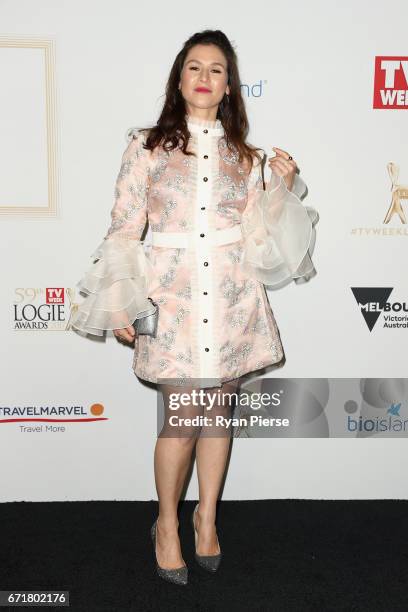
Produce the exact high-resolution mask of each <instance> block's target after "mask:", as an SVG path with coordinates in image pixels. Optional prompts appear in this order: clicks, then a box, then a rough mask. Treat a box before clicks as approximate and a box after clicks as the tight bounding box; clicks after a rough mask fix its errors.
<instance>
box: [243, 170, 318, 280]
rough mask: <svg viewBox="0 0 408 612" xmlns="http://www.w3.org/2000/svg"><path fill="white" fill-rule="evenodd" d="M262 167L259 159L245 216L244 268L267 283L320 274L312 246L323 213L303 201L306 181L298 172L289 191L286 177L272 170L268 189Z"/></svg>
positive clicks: (250, 183)
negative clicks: (311, 250) (320, 215)
mask: <svg viewBox="0 0 408 612" xmlns="http://www.w3.org/2000/svg"><path fill="white" fill-rule="evenodd" d="M261 168H262V165H261V162H259V161H258V160H255V161H254V166H253V168H252V170H251V172H250V175H249V178H248V200H247V206H246V208H245V211H244V213H243V216H242V229H243V234H244V251H243V258H242V266H243V269H244V270H245V271H246V272H247V273H248V274H250V275H251V276H252V277H254V278H256V279H257V280H259V281H261V282H262V283H264V284H265V285H267V286H274V285H279V284H281V283H283V282H284V281H286V280H288V279H293V280H294V281H295V282H296V283H301V282H306V281H308V280H310V278H312V277H313V276H315V274H316V270H315V268H314V265H313V262H312V259H311V257H310V253H309V248H310V247H311V245H312V239H313V238H314V232H315V230H314V225H315V224H316V223H317V221H318V220H319V215H318V213H317V211H316V210H315V209H314V208H312V207H310V206H304V205H303V204H302V202H301V200H300V198H301V196H302V195H303V193H304V192H305V191H306V184H305V183H304V182H303V180H302V179H301V178H300V177H299V175H298V174H296V175H295V180H294V184H293V186H292V190H291V191H289V190H288V188H287V185H286V182H285V180H284V179H283V177H280V176H278V175H277V174H275V173H274V172H271V179H270V181H269V183H268V184H267V185H266V190H264V189H263V180H262V169H261Z"/></svg>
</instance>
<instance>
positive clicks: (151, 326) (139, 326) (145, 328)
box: [133, 298, 159, 338]
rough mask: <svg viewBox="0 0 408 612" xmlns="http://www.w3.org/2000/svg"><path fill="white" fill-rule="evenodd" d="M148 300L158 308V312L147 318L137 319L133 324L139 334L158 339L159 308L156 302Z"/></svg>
mask: <svg viewBox="0 0 408 612" xmlns="http://www.w3.org/2000/svg"><path fill="white" fill-rule="evenodd" d="M147 299H148V300H149V301H150V302H151V303H152V304H153V306H156V312H154V313H153V314H150V315H147V316H146V317H141V318H140V319H136V320H135V321H134V323H133V327H134V328H135V331H136V332H137V333H138V334H145V335H147V336H153V338H156V336H157V323H158V321H159V306H158V304H156V302H153V300H152V299H151V298H147Z"/></svg>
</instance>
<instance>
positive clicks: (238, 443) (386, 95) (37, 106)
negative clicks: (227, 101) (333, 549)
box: [0, 0, 408, 501]
mask: <svg viewBox="0 0 408 612" xmlns="http://www.w3.org/2000/svg"><path fill="white" fill-rule="evenodd" d="M205 8H206V10H205V11H203V12H202V13H203V14H201V15H200V14H196V13H193V12H192V10H191V5H190V4H189V3H188V2H186V1H185V0H182V1H181V2H179V3H178V13H177V17H176V15H175V14H174V11H173V9H172V7H171V6H170V5H169V4H168V3H165V2H159V3H156V4H155V5H154V7H151V6H148V5H141V4H139V3H134V2H131V1H130V0H122V1H121V2H120V3H119V5H118V4H117V3H114V2H113V1H111V0H105V1H104V2H96V0H90V1H85V2H79V0H73V1H72V0H71V1H70V2H67V1H60V2H57V3H56V2H52V1H51V0H38V1H37V2H35V3H32V2H28V1H17V2H15V1H13V2H11V1H3V2H2V3H1V5H0V24H1V26H0V84H1V91H2V95H1V97H0V105H1V113H0V126H1V138H0V168H1V170H0V173H1V181H0V232H1V248H2V282H1V301H0V330H1V343H0V351H1V356H2V368H1V386H0V461H1V471H0V473H1V476H0V501H14V500H17V501H21V500H41V501H46V500H93V499H140V500H146V499H156V490H155V486H154V477H153V452H154V445H155V441H156V435H157V392H156V387H155V385H153V384H149V383H147V382H145V381H142V380H141V379H139V378H137V377H136V376H135V374H134V371H133V363H132V362H133V350H132V348H129V347H127V346H124V345H122V344H120V343H119V342H118V341H117V340H116V339H115V337H114V336H113V335H112V334H107V336H106V337H104V338H97V339H96V338H91V337H89V338H85V337H82V336H79V335H78V334H76V333H74V332H73V331H72V329H71V327H70V321H71V317H72V314H73V313H74V312H75V309H76V307H77V305H78V304H79V303H81V302H82V300H83V299H84V298H83V296H81V295H80V294H79V293H78V289H77V286H76V284H77V282H78V281H79V280H80V278H81V277H82V276H83V274H84V272H85V271H86V270H87V269H88V267H89V266H90V264H91V261H92V260H91V254H92V253H93V252H94V250H95V248H96V247H97V246H98V245H99V244H100V242H101V240H102V238H103V236H104V235H105V234H106V231H107V228H108V226H109V224H110V211H111V208H112V205H113V200H114V184H115V180H116V177H117V173H118V170H119V167H120V161H121V155H122V153H123V151H124V149H125V147H126V144H127V135H128V132H129V130H130V129H131V128H134V127H142V126H147V125H151V124H152V123H155V121H156V120H157V117H158V114H159V112H160V110H161V107H162V104H163V101H164V87H165V83H166V81H167V77H168V74H169V70H170V68H171V65H172V63H173V60H174V58H175V56H176V54H177V53H178V52H179V50H180V49H181V47H182V45H183V43H184V41H185V40H186V39H187V38H188V37H189V36H191V35H192V34H193V33H194V32H197V31H202V30H204V29H206V28H211V29H220V30H222V31H224V33H225V34H226V35H227V36H228V37H229V38H230V40H231V41H232V43H233V45H234V47H235V50H236V52H237V54H238V58H239V68H240V74H241V80H242V94H243V96H244V99H245V103H246V107H247V111H248V116H249V120H250V125H251V130H250V134H249V137H248V139H249V141H250V142H251V143H253V144H255V145H256V146H259V147H262V148H263V149H264V150H265V152H266V154H267V155H268V157H272V156H273V155H274V153H273V150H272V147H280V148H282V149H284V150H286V151H289V152H290V153H291V154H292V156H293V157H294V159H295V160H296V162H297V164H298V167H299V170H300V174H301V177H302V178H303V180H304V181H305V182H306V184H307V187H308V192H307V196H306V198H305V199H304V201H303V202H304V204H305V205H310V206H313V207H314V208H315V209H316V210H317V211H318V213H319V222H318V224H317V225H316V241H315V244H314V250H313V253H312V259H313V261H314V264H315V268H316V272H317V274H316V276H314V277H313V278H312V279H311V280H310V281H309V282H307V283H303V284H295V283H293V282H292V283H291V284H288V285H286V286H284V287H280V288H279V289H275V290H272V289H267V293H268V298H269V301H270V304H271V307H272V310H273V312H274V315H275V318H276V321H277V324H278V326H279V330H280V334H281V337H282V341H283V345H284V350H285V357H286V361H285V362H284V363H283V364H282V365H281V366H280V367H279V368H276V369H274V370H273V371H272V372H267V373H265V374H263V375H262V376H261V377H255V378H253V379H251V380H249V381H248V383H247V384H248V389H249V390H250V392H251V393H252V394H254V393H260V392H262V391H266V390H267V391H268V392H273V391H276V393H277V395H278V396H279V394H281V396H282V395H285V398H286V399H285V403H283V404H282V405H281V408H282V409H283V412H282V410H281V412H280V413H279V415H280V416H285V417H287V418H289V421H290V426H289V427H287V428H286V429H285V430H284V431H283V430H282V429H280V430H279V431H278V430H274V429H271V428H269V429H267V430H266V429H265V428H264V429H263V430H262V429H261V428H260V427H259V423H257V424H253V426H248V427H245V426H244V427H240V428H239V429H238V430H237V432H236V437H235V438H234V441H233V451H232V455H231V460H230V464H229V472H228V477H227V480H226V483H225V487H224V490H223V498H224V499H257V498H269V497H285V498H287V497H290V498H375V497H378V498H407V493H408V490H407V486H406V479H405V478H404V477H403V476H404V473H405V470H406V468H407V462H408V461H407V460H408V451H407V446H406V437H407V430H408V426H407V423H406V421H407V419H408V410H407V405H408V403H407V398H408V379H406V378H405V376H406V371H407V370H406V367H407V366H406V349H407V338H408V336H407V333H408V331H407V325H408V282H407V273H406V254H407V242H408V231H407V230H408V226H407V214H408V202H407V199H408V153H407V144H406V136H407V134H408V131H407V126H408V123H407V120H408V114H407V112H406V111H407V109H408V48H405V46H404V44H403V41H404V40H405V39H406V32H405V23H406V20H407V18H408V7H407V5H406V3H404V2H402V1H396V0H391V1H390V2H388V3H386V4H383V3H373V2H369V1H368V0H361V1H359V2H352V1H351V0H347V1H345V2H342V3H335V2H326V1H324V0H319V1H318V0H312V1H311V2H303V1H300V0H295V1H294V2H290V3H286V4H284V3H281V2H266V1H261V2H259V3H257V5H256V7H252V6H251V7H250V6H249V5H248V4H247V3H245V2H240V1H238V2H235V3H234V4H233V5H231V6H228V5H225V6H223V5H220V4H219V3H216V2H214V1H213V0H210V2H208V3H207V4H206V7H205ZM199 13H201V11H200V12H199ZM268 172H270V171H269V168H268V167H267V166H266V169H265V179H266V180H268V178H269V176H268ZM148 241H149V233H148V235H147V243H146V244H148ZM244 412H245V410H244V409H243V410H242V414H243V413H244ZM264 416H265V418H266V417H267V416H268V411H267V410H266V411H265V414H264ZM269 416H270V413H269ZM275 416H276V414H275ZM265 432H266V433H265ZM390 465H393V469H392V470H390V469H389V466H390ZM197 492H198V491H197V484H196V479H195V478H194V477H193V478H192V480H191V482H190V484H189V487H188V490H187V497H189V498H192V499H193V498H196V497H197Z"/></svg>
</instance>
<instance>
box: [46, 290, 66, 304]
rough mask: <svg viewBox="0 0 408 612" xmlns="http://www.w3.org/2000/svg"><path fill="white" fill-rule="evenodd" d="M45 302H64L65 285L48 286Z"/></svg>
mask: <svg viewBox="0 0 408 612" xmlns="http://www.w3.org/2000/svg"><path fill="white" fill-rule="evenodd" d="M45 303H46V304H63V303H64V287H46V289H45Z"/></svg>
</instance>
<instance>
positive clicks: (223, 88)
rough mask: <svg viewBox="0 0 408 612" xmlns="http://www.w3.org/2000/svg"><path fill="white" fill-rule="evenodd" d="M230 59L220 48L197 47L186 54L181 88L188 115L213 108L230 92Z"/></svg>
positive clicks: (213, 46) (181, 76)
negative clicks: (227, 58)
mask: <svg viewBox="0 0 408 612" xmlns="http://www.w3.org/2000/svg"><path fill="white" fill-rule="evenodd" d="M227 83H228V73H227V60H226V58H225V56H224V54H223V52H222V51H221V49H219V47H217V45H195V46H194V47H192V48H191V49H190V50H189V52H188V53H187V56H186V59H185V61H184V65H183V69H182V71H181V75H180V84H179V89H180V90H181V94H182V96H183V98H184V100H185V104H186V110H187V113H188V114H192V111H194V110H195V109H198V108H200V109H214V110H215V113H214V116H216V114H217V108H218V104H219V103H220V102H221V100H222V98H223V96H224V94H225V93H226V94H227V95H228V94H229V93H230V88H229V85H228V84H227Z"/></svg>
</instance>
